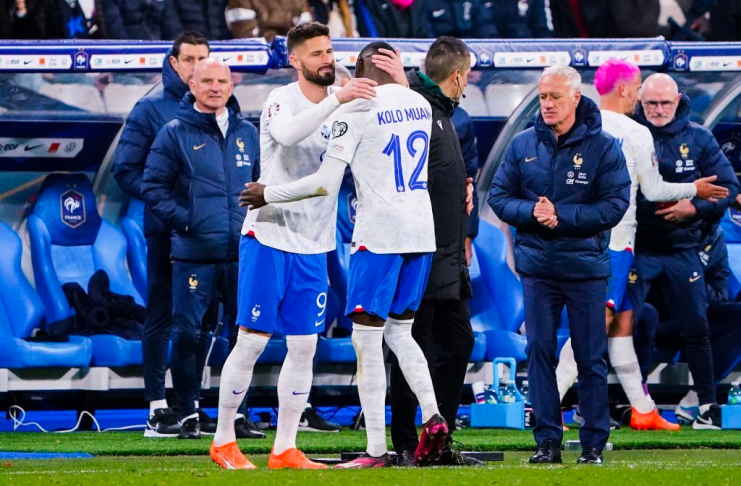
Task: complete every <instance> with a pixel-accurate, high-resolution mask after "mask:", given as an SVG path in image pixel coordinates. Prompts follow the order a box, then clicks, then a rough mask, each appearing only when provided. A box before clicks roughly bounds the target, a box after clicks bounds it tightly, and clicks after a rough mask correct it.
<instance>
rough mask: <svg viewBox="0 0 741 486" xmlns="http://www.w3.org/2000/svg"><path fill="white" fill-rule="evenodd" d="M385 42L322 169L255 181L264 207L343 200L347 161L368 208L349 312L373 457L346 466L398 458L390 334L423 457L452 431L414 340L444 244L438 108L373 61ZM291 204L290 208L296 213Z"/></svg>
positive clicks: (356, 236) (360, 229)
mask: <svg viewBox="0 0 741 486" xmlns="http://www.w3.org/2000/svg"><path fill="white" fill-rule="evenodd" d="M379 49H390V46H389V45H388V44H386V43H385V42H372V43H371V44H369V45H367V46H366V47H365V48H364V49H363V50H362V51H361V53H360V54H359V56H358V61H357V66H356V71H355V75H356V76H366V77H368V78H370V79H373V80H375V81H377V82H378V84H379V86H378V87H377V88H376V94H377V96H376V97H375V98H374V99H373V100H370V101H362V100H359V101H355V102H353V103H349V104H348V105H346V106H343V107H342V108H340V109H339V110H338V111H337V113H335V115H333V116H332V118H331V120H332V124H331V139H330V141H329V144H328V147H327V153H326V154H325V156H324V162H323V164H322V166H321V168H320V169H319V171H318V172H317V173H316V174H314V175H312V176H309V177H306V178H304V179H302V180H299V181H296V182H294V183H292V184H287V185H283V186H272V187H271V186H268V187H264V186H262V184H259V183H258V184H249V185H248V187H249V188H250V189H249V190H250V192H251V193H252V195H251V198H250V202H251V203H252V204H253V205H254V206H255V207H259V206H262V205H264V204H266V203H277V202H287V201H296V200H300V199H303V198H305V197H314V196H325V195H328V194H331V195H332V197H328V198H325V199H328V200H330V201H331V204H333V205H334V204H336V194H337V191H338V190H339V187H340V184H341V181H342V176H343V174H344V170H345V168H346V167H347V166H350V169H351V170H352V173H353V177H354V179H355V186H356V189H357V195H358V210H357V216H356V220H355V221H356V222H355V229H354V231H353V239H352V244H351V257H350V275H349V282H348V298H347V307H346V308H345V313H346V314H347V315H349V316H351V317H352V320H353V322H354V324H353V337H352V340H353V346H354V347H355V352H356V354H357V356H358V391H359V394H360V403H361V405H362V407H363V413H364V416H365V428H366V433H367V439H368V443H367V449H366V454H364V455H363V456H361V457H359V458H357V459H355V460H353V461H350V462H348V463H345V464H341V465H338V466H337V467H340V468H376V467H385V466H388V465H389V458H388V454H387V445H386V422H385V407H384V404H385V398H386V371H385V367H384V359H383V347H382V345H383V340H384V338H385V339H386V343H387V344H388V346H389V348H391V350H392V351H393V352H394V354H396V357H397V358H398V360H399V366H400V368H401V370H402V372H403V373H404V377H405V378H406V381H407V383H409V386H410V388H411V389H412V391H413V392H414V393H415V395H416V396H417V400H418V401H419V404H420V406H421V408H422V419H423V421H424V422H425V425H424V428H423V430H422V437H421V440H420V444H419V446H418V447H417V450H416V452H415V463H416V464H417V465H421V464H426V463H429V462H432V461H435V460H437V459H438V458H439V457H440V454H441V452H442V447H443V445H444V442H445V439H446V437H447V435H448V426H447V424H446V422H445V419H444V418H443V417H442V416H441V415H440V413H439V410H438V406H437V400H436V399H435V392H434V390H433V386H432V380H431V378H430V372H429V369H428V366H427V361H426V359H425V357H424V354H423V353H422V350H421V349H420V348H419V345H418V344H417V343H416V341H415V340H414V339H413V338H412V324H413V322H414V313H415V311H416V310H417V308H418V307H419V304H420V301H421V299H422V296H423V294H424V291H425V287H426V284H427V277H428V275H429V270H430V264H431V261H432V254H433V252H434V251H435V250H436V246H435V228H434V222H433V218H432V206H431V204H430V197H429V193H428V192H427V153H428V147H429V139H430V131H431V124H432V116H431V115H432V111H431V108H430V104H429V102H427V100H425V99H424V98H423V97H422V96H421V95H419V94H417V93H415V92H413V91H411V90H408V89H406V88H404V87H402V86H399V85H398V84H395V83H394V81H393V79H392V77H391V76H390V75H389V74H387V73H386V72H384V71H382V70H381V69H379V68H378V67H376V66H375V65H373V63H372V56H373V55H374V54H376V53H377V52H379ZM291 206H292V205H286V206H285V207H286V210H288V208H289V207H291ZM268 207H271V206H268ZM273 207H274V206H273ZM278 207H281V206H280V205H279V206H278ZM330 214H332V215H334V214H335V211H333V210H330ZM317 216H319V215H318V214H317Z"/></svg>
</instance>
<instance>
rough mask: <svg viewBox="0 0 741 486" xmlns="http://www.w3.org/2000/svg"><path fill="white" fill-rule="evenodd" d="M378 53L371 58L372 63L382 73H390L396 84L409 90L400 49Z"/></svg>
mask: <svg viewBox="0 0 741 486" xmlns="http://www.w3.org/2000/svg"><path fill="white" fill-rule="evenodd" d="M378 52H379V53H378V54H374V55H373V56H372V57H371V62H373V64H374V65H375V66H376V67H377V68H378V69H380V70H381V71H384V72H386V73H388V74H389V75H390V76H391V79H393V80H394V82H395V83H396V84H400V85H402V86H405V87H407V88H408V87H409V81H408V80H407V75H406V73H405V72H404V63H403V62H402V61H401V58H400V57H399V49H395V50H393V51H391V50H389V49H378Z"/></svg>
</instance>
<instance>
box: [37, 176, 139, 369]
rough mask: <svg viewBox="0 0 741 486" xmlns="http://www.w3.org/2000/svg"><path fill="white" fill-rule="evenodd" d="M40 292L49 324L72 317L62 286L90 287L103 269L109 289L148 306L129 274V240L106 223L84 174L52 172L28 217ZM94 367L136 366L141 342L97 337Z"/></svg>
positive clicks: (94, 342)
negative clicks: (98, 272)
mask: <svg viewBox="0 0 741 486" xmlns="http://www.w3.org/2000/svg"><path fill="white" fill-rule="evenodd" d="M28 232H29V237H30V241H31V256H32V261H33V273H34V277H35V280H36V288H37V290H38V292H39V296H40V297H41V300H42V301H43V303H44V307H45V308H46V321H47V323H53V322H57V321H60V320H62V319H66V318H68V317H70V316H71V315H72V313H73V310H72V308H71V307H70V305H69V303H68V302H67V298H66V297H65V295H64V293H63V291H62V285H63V284H65V283H68V282H76V283H78V284H80V286H82V288H83V289H87V285H88V281H89V280H90V277H91V276H92V275H93V274H94V273H95V272H96V271H97V270H104V271H105V272H106V273H107V274H108V278H109V279H110V284H111V291H113V292H116V293H118V294H124V295H131V296H132V297H134V300H135V301H136V302H137V303H138V304H142V305H143V304H144V301H143V300H142V297H141V296H140V294H139V292H138V291H137V290H136V288H135V287H134V284H133V283H132V281H131V279H130V278H129V275H128V273H127V272H126V266H125V258H126V240H125V239H124V237H123V235H122V234H121V232H120V231H119V230H117V229H116V228H114V227H113V226H112V225H111V224H109V223H108V222H106V221H103V220H102V219H101V217H100V214H98V208H97V205H96V201H95V196H94V195H93V191H92V186H91V185H90V181H89V180H88V178H87V177H86V176H85V175H84V174H57V173H54V174H50V175H49V176H48V177H47V178H46V179H45V180H44V183H43V184H42V185H41V189H39V193H38V195H37V198H36V204H35V206H34V209H33V213H32V214H31V215H30V216H29V218H28ZM92 341H93V357H92V363H91V364H92V366H132V365H140V364H141V362H142V352H141V341H130V340H126V339H122V338H120V337H116V336H105V337H103V338H100V337H98V336H95V337H94V338H93V339H92Z"/></svg>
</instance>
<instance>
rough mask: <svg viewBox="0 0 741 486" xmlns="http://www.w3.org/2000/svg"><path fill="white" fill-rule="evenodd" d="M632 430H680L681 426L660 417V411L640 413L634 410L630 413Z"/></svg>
mask: <svg viewBox="0 0 741 486" xmlns="http://www.w3.org/2000/svg"><path fill="white" fill-rule="evenodd" d="M630 428H631V429H633V430H679V429H680V427H679V424H673V423H671V422H669V421H668V420H666V419H665V418H663V417H662V416H661V415H659V411H658V410H651V411H650V412H648V413H640V412H639V411H638V410H636V409H635V408H633V409H632V410H631V411H630Z"/></svg>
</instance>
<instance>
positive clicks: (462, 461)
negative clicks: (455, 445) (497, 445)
mask: <svg viewBox="0 0 741 486" xmlns="http://www.w3.org/2000/svg"><path fill="white" fill-rule="evenodd" d="M483 465H484V463H483V462H481V461H479V460H478V459H474V458H473V457H469V456H465V455H463V454H461V453H460V451H456V450H455V449H451V448H450V447H449V446H448V447H445V448H444V449H443V453H442V454H440V459H438V460H437V461H435V466H466V467H480V466H483Z"/></svg>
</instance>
